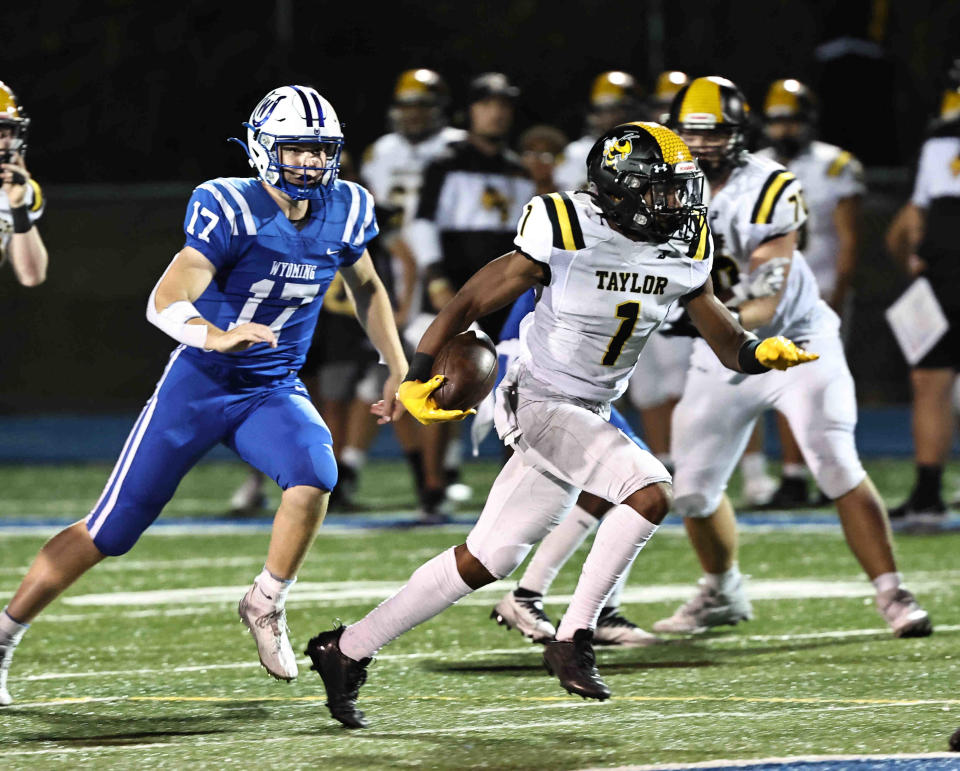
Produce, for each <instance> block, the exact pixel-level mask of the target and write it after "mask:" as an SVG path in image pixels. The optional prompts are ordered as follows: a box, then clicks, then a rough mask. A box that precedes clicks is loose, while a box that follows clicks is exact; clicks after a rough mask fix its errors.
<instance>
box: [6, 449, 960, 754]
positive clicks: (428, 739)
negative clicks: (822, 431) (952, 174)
mask: <svg viewBox="0 0 960 771" xmlns="http://www.w3.org/2000/svg"><path fill="white" fill-rule="evenodd" d="M108 471H109V469H107V468H103V467H70V468H57V467H40V468H37V467H34V468H0V486H2V487H0V489H3V490H4V496H3V500H2V501H0V525H2V523H3V521H4V520H7V521H9V520H11V519H13V518H16V519H31V518H33V519H42V518H67V517H71V516H75V517H79V516H81V515H82V514H83V513H84V510H85V509H86V508H87V507H89V505H90V504H91V503H92V502H93V501H94V500H95V499H96V497H97V496H98V495H99V491H100V487H101V485H102V483H103V481H104V479H105V475H106V473H107V472H108ZM871 471H872V473H873V474H874V476H875V478H876V479H877V481H878V483H879V485H880V486H881V489H882V490H883V492H884V493H885V495H888V496H891V497H896V495H897V494H898V493H902V492H903V491H904V489H905V487H906V486H907V485H908V483H909V477H910V470H909V467H908V466H907V465H905V464H904V463H903V462H884V463H880V464H873V465H872V466H871ZM470 472H471V473H470V476H469V481H470V482H472V483H473V484H474V485H475V487H476V488H477V491H478V495H480V494H482V492H483V491H484V490H485V485H486V484H488V483H489V479H490V478H491V475H492V474H493V473H494V472H495V468H494V467H493V466H492V465H490V464H482V465H480V466H471V467H470ZM242 476H243V470H242V468H241V467H239V466H235V465H205V466H201V467H200V468H199V469H197V470H196V471H195V472H193V473H192V474H191V475H190V476H189V477H188V478H187V479H186V480H185V482H184V484H183V486H182V488H181V490H180V491H179V492H178V495H177V498H176V499H175V501H174V502H173V503H172V504H171V506H170V509H169V512H168V514H169V515H173V516H198V517H199V516H203V515H217V514H222V513H223V510H224V509H225V508H226V506H225V504H224V501H225V500H226V498H227V497H228V496H229V493H230V491H231V489H232V487H233V486H234V485H235V484H237V483H238V482H239V481H240V480H241V478H242ZM481 497H482V496H481ZM360 498H361V501H362V502H363V503H364V504H365V505H366V506H367V507H369V508H370V509H372V510H375V511H376V510H379V511H381V512H387V511H390V510H394V511H395V510H397V509H398V508H401V509H402V508H404V507H406V506H409V505H410V504H411V503H412V497H411V496H410V493H409V485H408V483H407V480H406V476H405V474H404V472H403V470H402V469H400V468H399V467H396V466H394V465H392V464H376V465H373V466H371V467H370V470H369V473H368V474H367V476H366V478H365V480H364V486H363V488H362V490H361V496H360ZM478 500H479V498H478ZM380 516H384V517H386V516H387V514H386V513H382V514H380ZM332 520H333V521H334V522H337V523H340V524H334V525H333V526H332V527H330V528H328V530H327V532H325V533H321V536H320V538H319V539H318V541H317V543H316V546H315V547H314V550H313V552H312V554H311V556H310V558H308V561H307V564H306V566H305V569H304V570H303V572H302V574H301V576H300V583H299V584H298V585H297V586H296V587H295V588H294V590H293V592H292V594H291V597H290V601H289V603H288V612H289V621H290V626H291V628H292V630H293V638H294V644H295V647H296V649H297V650H298V651H299V650H302V648H303V646H304V644H305V643H306V641H307V639H308V638H309V637H310V636H311V635H312V634H314V633H316V632H318V631H321V630H323V629H326V628H329V627H330V626H331V625H332V624H333V623H334V621H335V620H336V619H338V618H339V619H343V620H344V621H351V620H354V619H356V618H358V617H359V616H360V615H362V614H363V613H365V612H366V611H367V610H369V609H370V608H371V607H373V605H375V604H376V602H378V601H379V600H380V599H382V598H383V597H385V596H386V595H387V594H389V593H390V592H391V591H392V590H393V589H394V588H396V587H398V586H399V585H401V584H402V583H403V581H404V580H405V579H406V577H407V576H408V575H409V574H410V572H411V571H412V570H414V569H415V568H416V567H417V566H419V565H420V564H421V563H422V562H423V561H425V560H426V559H428V558H429V557H431V556H432V555H433V554H435V553H437V552H439V551H441V550H442V549H444V548H446V547H448V546H449V545H452V544H454V543H458V542H460V541H462V539H463V537H464V535H465V534H466V527H464V526H460V527H446V528H416V529H407V530H403V529H390V530H386V529H366V530H359V529H350V528H348V527H344V526H343V525H342V523H343V522H344V521H345V520H344V519H341V518H332ZM824 522H825V524H827V525H828V526H826V527H817V528H805V529H800V528H780V527H775V528H773V529H771V530H769V531H768V532H761V531H759V530H757V529H746V530H745V532H744V533H743V535H742V559H741V561H742V567H743V569H744V571H745V572H747V573H749V574H751V575H752V576H753V579H752V583H751V588H752V592H753V594H754V596H755V598H756V599H755V610H756V611H757V618H756V620H754V621H753V622H751V623H749V624H746V625H741V626H738V627H735V628H729V629H726V630H724V631H723V632H721V633H716V634H712V635H709V636H706V637H701V638H698V639H695V640H682V639H681V640H675V641H671V642H670V643H669V644H665V645H662V646H657V647H654V648H647V649H634V650H610V649H602V650H600V651H599V655H598V663H599V666H600V669H601V672H602V673H603V674H604V676H605V678H606V680H607V682H608V684H609V685H610V687H611V688H612V689H613V691H614V697H613V699H612V700H611V701H609V702H606V703H603V704H599V703H594V702H587V701H582V700H581V699H579V698H571V697H569V696H567V695H566V694H565V693H564V692H563V691H562V690H561V689H560V687H559V685H558V684H557V682H556V681H555V680H554V679H552V678H550V677H548V676H547V674H546V673H545V672H544V670H543V669H542V666H541V664H540V656H539V652H538V649H537V647H536V646H533V645H530V644H527V643H525V642H524V641H523V640H522V639H521V638H520V637H519V636H518V635H516V634H515V633H513V632H507V631H506V630H504V629H503V628H501V627H498V626H496V625H495V624H494V623H493V622H492V621H490V620H489V619H488V615H489V612H490V608H491V606H492V604H493V603H494V602H495V601H496V599H497V598H498V597H499V595H500V593H501V592H503V591H505V589H506V588H507V586H508V585H512V584H508V582H502V583H501V584H498V585H495V586H493V587H490V588H488V589H487V590H483V591H481V592H478V593H477V594H476V595H473V596H472V597H469V598H467V599H465V600H464V601H462V602H461V603H460V604H459V605H458V606H457V607H455V608H453V609H451V610H449V611H447V612H446V613H445V614H443V615H441V616H440V617H438V618H436V619H434V620H433V621H431V622H428V623H427V624H425V625H423V626H422V627H420V628H418V629H416V630H414V631H413V632H411V633H409V634H408V635H406V636H404V637H402V638H401V639H399V640H398V641H396V642H395V643H393V644H392V645H390V646H389V647H388V648H387V649H385V650H384V653H383V655H381V657H380V658H379V659H378V660H377V661H376V662H375V663H374V664H373V665H372V667H371V670H370V679H369V681H368V683H367V685H366V686H365V687H364V688H363V690H362V691H361V702H362V706H363V708H364V709H365V710H366V712H367V715H368V717H369V718H370V720H371V728H370V729H368V730H365V731H360V732H348V731H346V730H344V729H342V728H341V727H340V725H339V724H337V723H335V722H333V721H332V720H331V719H330V717H329V715H328V713H327V710H326V708H325V707H324V706H323V701H324V696H323V692H322V686H321V684H320V681H319V678H317V677H316V676H315V675H314V674H313V673H312V672H309V671H305V670H304V671H302V672H301V677H300V679H299V680H298V681H297V682H295V683H292V684H284V683H279V682H276V681H273V680H272V679H270V678H269V677H268V676H267V675H266V674H265V673H264V671H263V670H262V669H261V668H260V667H259V665H258V662H257V659H256V652H255V646H254V643H253V641H252V639H251V638H250V637H249V635H248V633H247V631H246V630H245V628H244V627H243V626H242V625H241V623H240V622H239V620H238V618H237V616H236V603H237V601H238V600H239V599H240V597H241V595H242V594H243V592H244V591H245V589H246V587H247V586H248V585H249V583H250V581H251V579H252V578H253V577H254V575H256V573H257V572H258V571H259V569H260V567H261V565H262V561H263V557H264V554H265V549H266V540H267V535H266V534H265V533H248V534H242V533H230V532H218V533H202V532H200V533H197V534H183V533H182V532H180V534H171V533H169V532H161V531H154V532H153V533H151V534H148V535H147V536H146V537H144V538H143V539H142V540H141V542H140V543H139V544H138V545H137V546H136V548H135V549H134V550H133V551H132V552H131V553H130V554H129V555H127V556H126V557H123V558H121V559H117V560H110V561H108V562H106V563H104V564H103V565H101V566H99V567H98V568H96V569H95V570H94V571H92V572H91V573H90V574H89V575H87V576H86V577H85V578H84V579H82V580H81V581H80V582H79V583H78V584H77V585H76V586H75V587H74V588H73V589H72V590H71V591H70V592H69V593H68V594H67V595H66V596H65V597H63V598H61V599H60V600H59V601H57V602H56V603H55V604H54V605H52V606H51V607H50V608H49V609H48V611H47V613H46V614H45V615H43V616H41V617H40V619H38V620H37V622H36V623H35V624H34V626H33V628H32V629H31V630H30V632H29V634H28V635H27V637H26V638H25V640H24V643H23V644H22V645H21V647H20V648H19V649H18V651H17V655H16V659H15V661H14V665H13V669H12V671H11V677H10V689H11V691H12V693H13V695H14V697H15V698H17V700H18V704H17V705H16V706H14V707H11V708H8V709H5V710H2V711H0V758H2V760H0V768H12V769H19V768H58V769H59V768H64V767H69V768H93V767H96V768H104V767H121V768H126V767H130V768H132V767H138V768H170V769H181V768H187V767H190V768H221V767H242V768H255V767H265V768H266V767H269V768H315V767H318V766H323V767H332V768H350V769H377V768H389V767H414V768H443V769H461V768H503V769H507V768H538V769H573V768H584V767H604V766H618V765H621V766H622V765H627V764H648V763H649V764H652V763H668V762H693V761H701V760H708V759H715V758H741V759H746V758H760V757H771V756H793V755H825V754H835V753H836V754H865V753H925V752H936V751H942V750H945V749H946V741H947V736H948V735H949V733H950V732H952V731H953V730H954V729H955V728H956V727H957V726H960V688H958V685H957V684H958V682H960V558H958V556H957V555H960V532H958V531H954V532H951V533H945V534H940V535H928V536H918V535H912V536H899V537H898V539H897V550H898V555H899V558H900V561H901V567H902V569H903V570H904V572H905V573H906V575H907V577H908V579H909V580H910V583H911V585H912V586H913V588H914V589H915V590H916V593H917V594H918V595H919V596H920V599H921V601H922V602H923V603H924V604H925V606H926V607H927V608H928V610H929V611H930V613H931V615H932V617H933V619H934V623H935V624H936V625H937V632H936V634H935V635H934V636H933V637H932V638H929V639H924V640H905V641H898V640H894V639H892V638H891V637H890V636H889V635H888V633H887V632H886V631H885V629H884V627H883V624H882V622H881V620H880V617H879V616H878V615H877V614H876V612H875V611H874V609H873V607H872V598H871V590H870V587H869V584H867V583H866V581H865V580H864V579H862V578H861V577H860V576H859V574H858V570H857V567H856V565H855V563H854V561H853V559H852V557H851V556H850V555H849V553H848V552H847V549H846V546H845V545H844V543H843V540H842V537H841V535H840V532H839V530H837V529H835V528H831V527H829V520H828V519H825V520H824ZM178 532H179V531H178ZM42 543H43V537H42V536H40V535H37V534H30V533H24V534H11V533H9V532H8V533H6V534H2V535H0V603H2V602H3V601H5V599H6V598H7V597H8V596H9V595H10V593H11V592H12V590H13V589H14V588H15V586H16V584H17V582H18V581H19V578H20V576H21V575H22V573H23V572H24V570H25V568H26V566H27V565H28V563H29V561H30V559H31V558H32V556H33V554H34V553H35V552H36V550H37V549H38V547H39V546H40V545H41V544H42ZM584 553H585V552H584ZM582 554H583V553H581V554H580V555H578V556H577V557H575V558H574V560H572V561H571V564H570V565H568V567H567V568H566V569H565V570H564V571H563V572H562V573H561V575H560V578H559V579H558V581H557V584H556V586H555V591H556V597H555V599H556V600H557V602H555V603H553V604H548V611H550V612H551V614H552V615H554V616H556V615H558V614H559V613H560V612H562V610H563V601H564V596H565V595H569V593H570V592H571V591H572V590H573V587H574V584H575V581H576V576H577V572H578V568H579V564H580V562H581V561H582ZM697 575H698V570H697V568H696V564H695V560H694V557H693V554H692V552H691V551H690V549H689V547H688V545H687V543H686V539H685V538H684V537H683V536H682V534H681V533H680V532H679V530H677V529H676V528H675V527H665V528H663V530H662V531H661V532H660V533H659V534H658V535H657V537H656V538H655V539H654V540H653V541H652V542H651V544H650V545H649V546H648V547H647V549H645V550H644V552H643V554H642V555H641V557H640V559H639V560H638V564H637V566H636V567H635V569H634V571H633V578H632V581H631V585H630V587H629V588H628V593H627V595H626V599H627V603H626V610H627V612H628V614H629V615H630V616H631V617H632V618H633V619H634V620H636V621H637V622H638V623H641V625H650V624H652V622H653V621H654V620H656V619H658V618H661V617H662V616H664V615H667V614H668V613H670V612H672V611H673V609H674V608H675V606H676V604H677V602H678V601H679V599H680V598H683V597H685V596H686V595H687V594H688V593H689V592H690V591H691V589H692V584H693V582H694V581H695V579H696V578H697ZM957 766H960V761H958V763H957ZM945 767H946V766H945Z"/></svg>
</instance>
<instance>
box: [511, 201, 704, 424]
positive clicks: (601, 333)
mask: <svg viewBox="0 0 960 771" xmlns="http://www.w3.org/2000/svg"><path fill="white" fill-rule="evenodd" d="M514 244H516V247H517V249H518V250H519V251H521V252H523V254H525V255H526V256H528V257H529V258H530V259H532V260H535V261H537V262H540V263H543V264H544V265H546V266H547V268H548V269H549V282H548V284H547V286H546V287H544V289H543V292H542V294H541V296H540V299H539V300H538V302H537V305H536V308H535V309H534V312H533V313H531V314H529V315H528V316H527V317H526V318H525V319H524V320H523V322H522V325H521V335H520V336H521V339H522V340H523V341H524V345H523V351H522V353H521V361H522V362H523V366H524V367H525V368H526V369H527V371H528V372H529V373H530V374H531V375H532V377H533V379H534V380H535V381H536V384H537V385H536V390H537V391H542V393H543V394H544V395H546V396H547V397H553V398H574V399H578V400H581V401H585V402H590V403H594V404H599V405H602V406H603V407H604V408H605V407H606V405H607V404H608V403H609V402H611V401H613V400H614V399H617V398H619V397H620V396H621V395H622V394H623V392H624V391H625V390H626V388H627V383H628V381H629V378H630V375H631V373H632V372H633V370H634V367H635V366H636V364H637V359H638V357H639V356H640V352H641V351H642V350H643V346H644V344H645V343H646V342H647V339H648V338H649V337H650V335H651V334H652V333H653V332H654V331H655V330H656V329H657V327H658V326H659V325H660V323H661V322H662V321H663V319H664V318H665V316H666V315H667V313H668V311H669V310H670V308H671V307H672V306H673V305H674V304H675V303H676V302H677V301H678V300H679V299H680V298H682V297H684V296H687V295H690V294H691V293H694V294H696V293H698V292H699V291H701V288H702V287H703V285H704V283H705V282H706V280H707V277H708V276H709V275H710V266H711V262H712V251H713V248H712V244H711V240H710V231H709V228H708V226H707V224H706V222H704V223H703V224H702V227H701V230H700V235H699V237H698V239H697V241H696V242H695V243H693V244H688V243H683V242H680V241H669V242H667V243H664V244H654V243H650V242H646V241H633V240H631V239H629V238H627V237H626V236H624V235H622V234H621V233H619V232H617V231H616V230H614V229H613V228H611V227H610V226H609V225H608V224H607V222H606V221H605V220H604V218H603V217H602V215H601V213H600V211H599V209H598V208H597V207H596V206H595V205H594V204H593V202H592V200H591V199H590V196H589V195H587V194H586V193H575V192H566V193H551V194H549V195H544V196H537V197H535V198H533V199H532V200H531V201H530V202H529V203H528V204H527V205H526V207H525V208H524V211H523V214H522V215H521V217H520V222H519V224H518V227H517V236H516V238H515V239H514Z"/></svg>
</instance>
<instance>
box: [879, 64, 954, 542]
mask: <svg viewBox="0 0 960 771" xmlns="http://www.w3.org/2000/svg"><path fill="white" fill-rule="evenodd" d="M951 74H952V78H953V82H952V83H951V85H950V88H948V89H946V90H945V91H944V93H943V95H942V101H941V105H940V115H939V117H938V119H937V120H936V121H935V122H934V124H933V126H932V127H931V131H930V136H929V137H928V138H927V140H926V141H925V142H924V143H923V147H922V149H921V150H920V162H919V165H918V168H917V178H916V181H915V183H914V188H913V195H912V196H911V198H910V201H909V203H908V204H907V205H906V206H905V207H904V208H903V210H902V212H901V214H900V215H899V216H898V218H897V222H896V223H895V224H894V225H891V234H890V235H888V243H890V242H892V243H891V250H892V251H894V252H895V253H897V252H899V253H900V255H901V257H902V258H903V261H904V263H905V265H906V267H907V270H908V271H909V272H910V274H911V275H912V276H915V277H919V278H926V279H927V281H929V282H930V285H931V287H932V288H933V292H934V295H935V297H936V299H937V302H938V303H939V305H940V308H941V310H942V312H943V314H944V315H945V316H946V318H947V322H948V323H949V328H948V329H947V331H946V332H945V333H944V334H943V336H942V337H941V338H940V339H939V340H938V341H937V342H936V343H935V344H934V346H933V348H931V349H930V350H929V351H928V352H927V353H926V354H925V355H924V356H923V358H922V359H920V360H919V361H918V362H917V363H916V364H915V365H913V367H912V369H911V371H910V385H911V387H912V389H913V443H914V460H915V462H916V472H915V473H916V476H915V479H914V485H913V489H912V490H911V491H910V495H909V496H908V497H907V500H905V501H904V502H903V503H902V504H901V505H899V506H897V507H896V508H895V509H893V510H892V511H891V512H890V514H891V516H896V517H900V518H903V519H905V520H906V521H907V522H908V523H909V524H910V525H911V526H914V525H916V526H920V527H929V526H931V525H932V526H937V525H939V524H940V523H941V522H943V520H944V519H946V516H947V509H946V505H945V503H944V500H943V495H942V478H943V468H944V464H945V463H946V461H947V459H948V458H949V457H950V445H951V444H952V442H953V432H954V428H955V426H956V422H957V421H956V415H955V413H954V407H953V405H952V404H951V391H952V390H953V389H954V388H955V386H956V384H957V372H958V370H960V331H958V330H960V300H958V299H957V298H958V294H957V287H958V286H960V246H958V242H957V223H958V222H960V59H958V60H957V61H955V62H954V65H953V71H952V73H951Z"/></svg>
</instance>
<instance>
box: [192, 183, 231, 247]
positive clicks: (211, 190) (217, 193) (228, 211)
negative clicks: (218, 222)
mask: <svg viewBox="0 0 960 771" xmlns="http://www.w3.org/2000/svg"><path fill="white" fill-rule="evenodd" d="M197 189H198V190H206V191H207V192H208V193H210V195H212V196H213V197H214V198H216V199H217V203H219V204H220V209H221V210H222V211H223V215H224V216H225V217H226V218H227V222H229V223H230V232H231V233H232V234H233V235H237V234H238V233H239V231H238V230H237V215H236V212H234V210H233V207H232V206H230V205H228V204H227V199H226V198H224V197H223V193H221V192H220V191H219V190H218V189H217V188H216V187H214V186H213V185H209V184H207V183H206V182H204V183H203V184H202V185H200V186H199V187H198V188H197Z"/></svg>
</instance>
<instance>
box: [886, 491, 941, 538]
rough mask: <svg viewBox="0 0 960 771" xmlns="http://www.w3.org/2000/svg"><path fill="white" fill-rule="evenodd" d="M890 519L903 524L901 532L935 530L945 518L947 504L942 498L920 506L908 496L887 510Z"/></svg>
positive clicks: (899, 524) (892, 521)
mask: <svg viewBox="0 0 960 771" xmlns="http://www.w3.org/2000/svg"><path fill="white" fill-rule="evenodd" d="M888 515H889V517H890V521H891V523H893V524H896V525H898V526H901V525H902V526H903V532H915V533H926V532H937V531H938V530H939V529H940V527H941V526H942V525H943V523H944V522H946V520H947V506H946V504H945V503H944V502H943V500H937V501H934V502H932V503H930V504H929V505H926V506H920V505H917V504H916V503H914V501H913V500H912V499H910V498H908V499H907V500H906V501H904V502H903V503H901V504H900V505H899V506H896V507H895V508H892V509H890V511H889V512H888Z"/></svg>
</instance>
